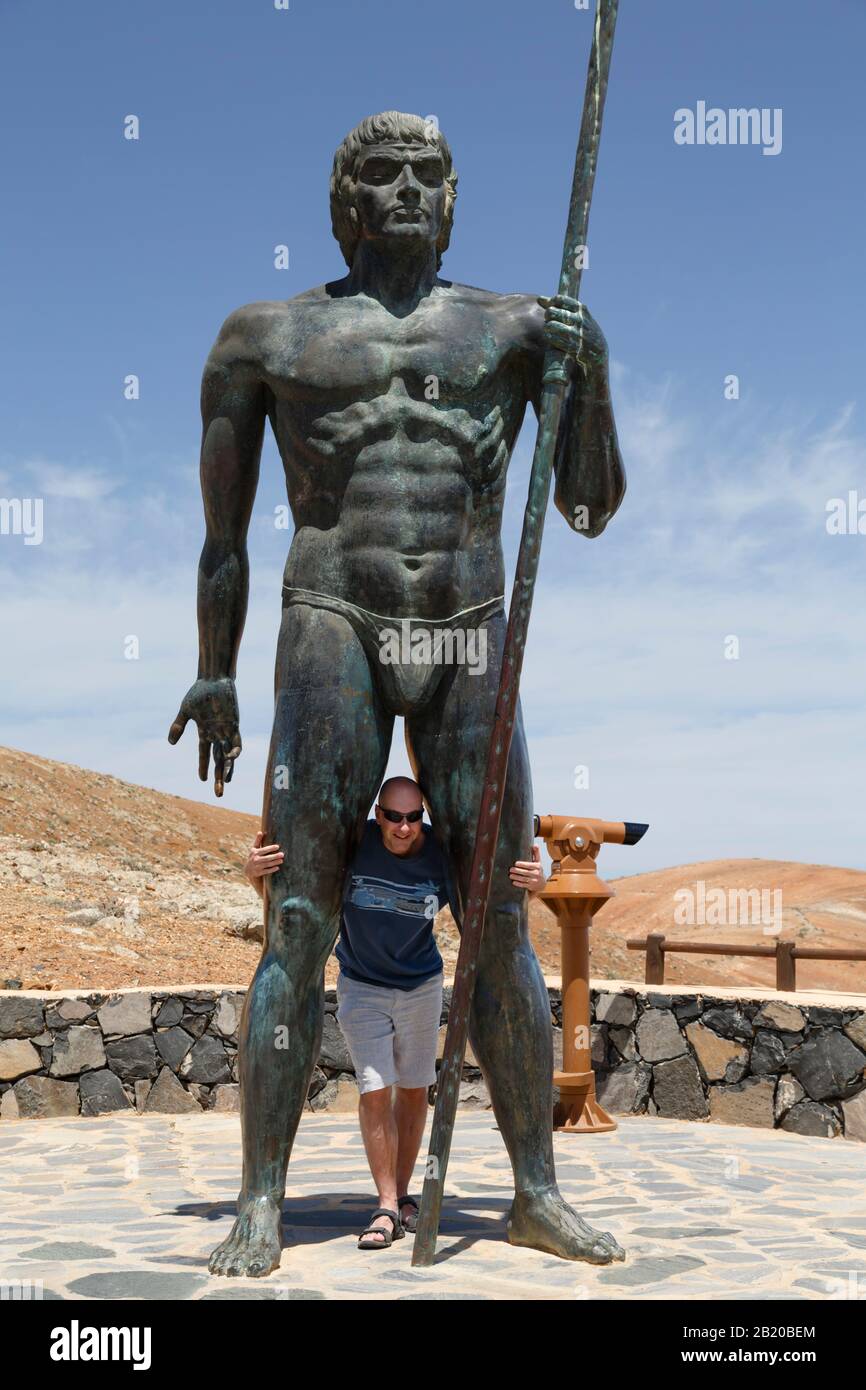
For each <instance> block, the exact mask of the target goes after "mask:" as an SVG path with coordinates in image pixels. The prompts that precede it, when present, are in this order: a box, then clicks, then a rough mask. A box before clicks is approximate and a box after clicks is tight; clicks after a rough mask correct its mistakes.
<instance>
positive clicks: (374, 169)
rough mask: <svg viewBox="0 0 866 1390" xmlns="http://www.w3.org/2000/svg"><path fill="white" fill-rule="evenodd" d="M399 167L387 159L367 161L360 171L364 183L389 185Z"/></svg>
mask: <svg viewBox="0 0 866 1390" xmlns="http://www.w3.org/2000/svg"><path fill="white" fill-rule="evenodd" d="M399 168H400V166H399V164H394V163H392V162H391V160H388V159H368V160H367V163H366V164H365V165H364V168H363V169H362V171H361V177H362V178H363V179H364V182H365V183H391V182H392V181H393V180H394V179H395V178H396V177H397V173H398V170H399Z"/></svg>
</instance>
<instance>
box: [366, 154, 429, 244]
mask: <svg viewBox="0 0 866 1390" xmlns="http://www.w3.org/2000/svg"><path fill="white" fill-rule="evenodd" d="M355 208H356V211H357V214H358V220H359V226H358V231H359V233H360V235H361V237H362V238H365V239H367V240H374V241H380V242H381V241H385V242H388V243H391V244H392V245H394V247H395V249H396V248H398V247H399V246H400V244H401V243H402V244H403V245H405V246H406V247H407V248H408V247H409V246H417V245H418V243H419V242H424V243H426V244H427V245H430V246H434V245H435V244H436V240H437V238H438V236H439V232H440V231H441V228H442V218H443V215H444V212H445V168H444V165H443V163H442V156H441V155H440V153H439V151H438V150H437V149H435V148H434V147H433V146H432V145H388V144H381V145H371V146H370V147H369V149H368V150H367V151H366V152H365V154H364V155H363V156H362V158H361V163H360V166H359V168H358V178H357V183H356V189H355Z"/></svg>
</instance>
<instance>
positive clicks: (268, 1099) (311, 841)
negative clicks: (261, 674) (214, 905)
mask: <svg viewBox="0 0 866 1390" xmlns="http://www.w3.org/2000/svg"><path fill="white" fill-rule="evenodd" d="M275 689H276V700H275V712H274V730H273V735H272V738H271V749H270V755H269V760H268V780H267V782H266V791H265V807H264V811H263V815H262V825H263V827H264V829H265V831H266V834H267V837H268V841H269V842H271V843H275V844H279V845H280V847H281V848H282V850H283V851H284V853H285V856H286V857H285V859H284V860H283V864H282V866H281V868H280V870H279V872H278V873H276V874H274V875H273V876H272V877H271V878H270V880H269V882H268V909H267V917H266V922H265V945H264V949H263V951H262V957H261V960H260V961H259V965H258V968H257V970H256V974H255V977H254V979H253V982H252V985H251V986H250V989H249V991H248V993H247V998H246V1002H245V1004H244V1011H243V1015H242V1018H241V1026H240V1037H239V1055H240V1094H241V1127H242V1134H243V1149H244V1162H243V1181H242V1187H241V1191H240V1193H239V1195H238V1217H237V1220H236V1222H235V1225H234V1228H233V1230H232V1232H231V1234H230V1235H229V1237H228V1238H227V1239H226V1240H225V1241H223V1242H222V1244H221V1245H219V1246H218V1247H217V1249H216V1250H214V1252H213V1254H212V1255H211V1259H210V1265H209V1268H210V1270H211V1273H213V1274H227V1275H237V1274H245V1275H252V1276H260V1275H264V1274H268V1273H269V1272H270V1271H271V1270H272V1269H275V1268H276V1267H277V1265H278V1264H279V1262H280V1250H281V1229H280V1226H281V1217H282V1202H283V1196H284V1193H285V1183H286V1168H287V1165H288V1161H289V1155H290V1153H291V1149H292V1144H293V1142H294V1138H295V1133H296V1131H297V1128H298V1123H299V1121H300V1117H301V1113H302V1111H303V1107H304V1103H305V1101H306V1098H307V1092H308V1089H309V1084H310V1079H311V1077H312V1073H313V1068H314V1066H315V1064H316V1060H317V1058H318V1055H319V1048H320V1045H321V1038H322V1023H323V973H324V966H325V961H326V959H327V956H328V953H329V951H330V950H331V947H332V946H333V943H334V940H335V938H336V934H337V931H338V930H339V920H340V918H339V914H340V907H341V903H342V895H343V886H344V882H345V875H346V870H347V868H348V864H349V862H350V860H351V856H352V854H353V853H354V851H355V848H356V846H357V844H358V842H359V840H360V836H361V832H362V830H363V827H364V822H365V819H366V816H367V812H368V810H369V807H370V803H371V801H372V799H373V797H374V795H375V793H376V789H377V787H378V786H379V783H380V781H381V778H382V774H383V772H384V768H385V764H386V762H387V757H388V748H389V744H390V731H391V725H392V721H391V720H390V719H389V718H388V719H386V718H385V717H384V716H383V715H382V714H381V711H380V709H379V704H378V701H377V699H376V696H375V693H374V691H373V688H372V682H371V677H370V670H369V666H368V664H367V659H366V657H365V655H364V653H363V650H362V648H361V645H360V643H359V641H358V639H357V637H356V635H355V633H354V632H353V630H352V629H351V627H350V626H349V624H348V623H347V622H346V621H345V619H343V618H341V617H339V616H337V615H336V614H333V613H325V612H322V611H320V610H318V609H312V608H309V607H306V606H304V607H291V608H286V609H285V610H284V611H283V620H282V625H281V628H280V639H279V645H278V654H277V669H276V679H275ZM269 789H272V790H270V795H269V794H268V793H269ZM395 1196H396V1194H395Z"/></svg>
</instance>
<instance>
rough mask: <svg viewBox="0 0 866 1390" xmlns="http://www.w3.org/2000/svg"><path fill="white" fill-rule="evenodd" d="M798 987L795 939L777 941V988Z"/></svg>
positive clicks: (790, 988) (788, 988)
mask: <svg viewBox="0 0 866 1390" xmlns="http://www.w3.org/2000/svg"><path fill="white" fill-rule="evenodd" d="M796 988H797V959H796V954H795V943H794V942H793V941H777V942H776V989H784V990H795V989H796Z"/></svg>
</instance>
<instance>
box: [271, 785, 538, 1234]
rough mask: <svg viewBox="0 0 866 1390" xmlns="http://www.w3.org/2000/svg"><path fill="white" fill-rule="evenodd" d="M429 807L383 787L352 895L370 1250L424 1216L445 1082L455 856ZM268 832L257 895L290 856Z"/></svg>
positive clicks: (343, 1014)
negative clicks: (433, 1105) (428, 1125)
mask: <svg viewBox="0 0 866 1390" xmlns="http://www.w3.org/2000/svg"><path fill="white" fill-rule="evenodd" d="M423 815H424V803H423V800H422V797H421V789H420V787H419V786H418V784H417V782H413V781H412V780H411V778H409V777H391V778H389V779H388V781H387V782H384V783H383V784H382V788H381V790H380V792H379V799H378V801H377V802H376V807H375V819H374V820H370V821H368V822H367V824H366V826H365V829H364V833H363V835H362V838H361V844H360V846H359V848H358V851H357V853H356V854H355V857H354V859H353V861H352V864H351V867H350V870H349V875H348V880H347V884H346V890H345V893H344V897H343V915H342V928H341V933H340V939H339V942H338V943H337V948H336V956H337V960H338V961H339V963H340V973H339V976H338V978H337V1018H338V1020H339V1024H340V1028H341V1030H342V1032H343V1036H344V1037H345V1039H346V1045H347V1047H348V1049H349V1052H350V1054H351V1057H352V1062H353V1065H354V1068H355V1076H356V1078H357V1081H358V1088H359V1091H360V1100H359V1104H358V1116H359V1120H360V1124H361V1134H362V1136H363V1139H364V1148H365V1150H366V1153H367V1161H368V1162H369V1165H370V1172H371V1174H372V1176H373V1181H374V1182H375V1184H376V1191H377V1194H378V1206H377V1208H376V1210H375V1211H374V1212H373V1214H372V1216H371V1218H370V1223H369V1225H368V1227H367V1229H366V1230H365V1231H364V1232H363V1233H362V1235H361V1237H360V1239H359V1241H358V1248H359V1249H361V1250H377V1249H384V1248H387V1247H388V1246H390V1245H391V1244H392V1243H393V1241H394V1240H399V1239H401V1237H402V1236H403V1235H404V1233H405V1232H406V1231H414V1230H415V1225H416V1222H417V1218H418V1203H417V1202H416V1200H415V1198H414V1197H411V1196H410V1195H409V1186H410V1183H411V1179H412V1174H413V1172H414V1170H415V1164H416V1161H417V1159H418V1150H419V1149H420V1147H421V1139H422V1136H423V1134H424V1121H425V1119H426V1116H427V1092H428V1087H429V1086H431V1085H432V1084H433V1082H435V1080H436V1051H437V1048H436V1042H437V1037H438V1033H439V1021H440V1019H441V1016H442V975H443V964H442V957H441V956H440V954H439V949H438V947H437V945H436V939H435V937H434V935H433V921H434V918H435V916H436V913H437V912H438V911H439V910H440V908H441V907H444V906H445V905H446V903H451V904H452V911H453V910H454V902H453V894H452V891H451V887H450V884H449V879H448V867H447V862H446V860H445V856H444V855H443V853H442V850H441V849H440V847H439V845H438V843H437V842H436V840H435V838H434V836H433V832H432V829H431V827H430V826H429V825H425V824H424V821H423ZM262 839H263V835H261V834H259V835H257V836H256V844H255V845H254V847H253V849H252V851H251V853H250V858H249V860H248V862H247V866H246V874H247V877H248V878H249V879H250V881H251V882H252V883H253V884H254V886H255V888H256V890H257V891H258V892H259V893H261V891H262V877H263V876H264V875H267V874H272V873H275V872H276V871H277V870H278V869H279V867H280V865H281V863H282V860H283V855H282V851H281V850H280V848H279V846H278V845H262V844H261V843H260V842H261V840H262ZM532 855H533V860H532V862H531V863H529V862H528V861H525V860H524V861H518V862H517V863H516V864H514V865H513V866H512V868H511V870H510V875H511V881H512V883H513V884H514V885H515V886H516V887H518V888H523V889H526V890H527V891H528V892H530V893H535V892H538V890H539V889H540V888H542V887H543V885H544V875H543V873H542V869H541V851H540V850H539V848H538V846H537V845H534V846H533V847H532ZM456 915H457V914H456V913H455V917H456ZM392 1087H395V1088H396V1090H395V1098H394V1100H393V1103H392V1099H391V1088H392Z"/></svg>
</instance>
